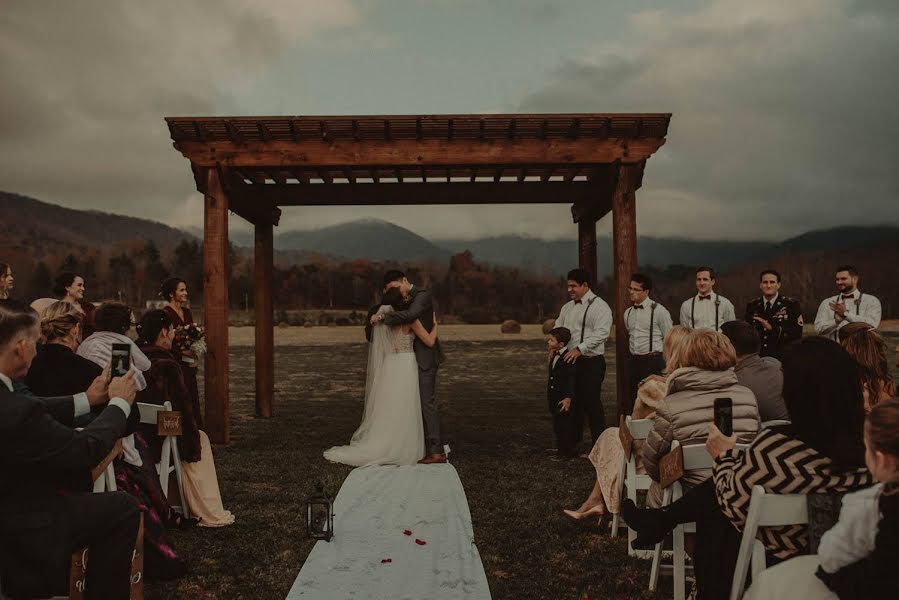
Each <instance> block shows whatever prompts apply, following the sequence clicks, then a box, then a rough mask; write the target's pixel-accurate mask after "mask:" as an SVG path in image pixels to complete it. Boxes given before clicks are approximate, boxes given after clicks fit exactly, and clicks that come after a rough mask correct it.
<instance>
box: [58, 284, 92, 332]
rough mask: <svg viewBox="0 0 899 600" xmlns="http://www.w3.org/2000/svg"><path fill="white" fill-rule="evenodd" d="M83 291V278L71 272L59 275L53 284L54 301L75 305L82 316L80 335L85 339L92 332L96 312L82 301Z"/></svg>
mask: <svg viewBox="0 0 899 600" xmlns="http://www.w3.org/2000/svg"><path fill="white" fill-rule="evenodd" d="M84 289H85V288H84V277H82V276H81V275H78V274H77V273H72V272H65V273H60V274H59V275H57V277H56V281H55V282H54V284H53V295H54V296H56V299H57V300H62V301H63V302H68V303H69V304H73V305H75V308H77V309H78V310H79V311H81V313H82V314H83V315H84V320H83V321H82V322H81V335H82V336H83V337H85V338H86V337H88V336H89V335H90V334H92V333H93V332H94V313H95V312H97V307H96V306H94V305H93V304H91V303H90V302H88V301H86V300H85V299H84Z"/></svg>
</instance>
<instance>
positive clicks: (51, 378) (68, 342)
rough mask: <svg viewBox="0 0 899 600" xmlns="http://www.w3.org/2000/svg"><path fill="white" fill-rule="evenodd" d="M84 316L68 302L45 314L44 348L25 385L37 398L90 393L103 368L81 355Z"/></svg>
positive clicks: (33, 362)
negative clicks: (79, 350) (78, 352)
mask: <svg viewBox="0 0 899 600" xmlns="http://www.w3.org/2000/svg"><path fill="white" fill-rule="evenodd" d="M83 319H84V314H83V313H82V312H81V311H79V310H78V309H76V308H75V307H74V306H73V305H72V304H69V303H68V302H62V301H60V302H54V303H53V304H51V305H50V306H49V307H47V308H46V309H45V310H44V312H43V314H42V315H41V322H40V327H41V337H42V339H43V341H44V343H43V345H42V346H41V347H40V348H39V349H38V352H37V356H35V357H34V360H33V361H32V362H31V368H30V369H29V370H28V375H27V376H26V377H25V385H27V386H28V389H29V390H31V392H32V393H33V394H34V395H35V396H70V395H72V394H77V393H78V392H83V391H84V390H86V389H87V388H88V387H89V386H90V384H91V382H93V380H94V379H96V378H97V377H99V376H100V373H102V372H103V365H98V364H95V363H93V362H91V361H89V360H87V359H86V358H83V357H81V356H78V355H77V354H76V353H75V351H76V350H78V346H79V344H80V343H81V322H82V321H83Z"/></svg>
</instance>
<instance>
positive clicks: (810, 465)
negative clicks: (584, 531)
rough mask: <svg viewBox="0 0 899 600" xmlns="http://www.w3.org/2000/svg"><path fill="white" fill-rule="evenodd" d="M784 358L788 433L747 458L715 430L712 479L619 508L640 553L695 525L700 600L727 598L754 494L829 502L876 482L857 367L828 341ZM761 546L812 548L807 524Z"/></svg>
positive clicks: (781, 554)
mask: <svg viewBox="0 0 899 600" xmlns="http://www.w3.org/2000/svg"><path fill="white" fill-rule="evenodd" d="M782 357H783V370H784V388H783V390H784V391H783V394H784V400H785V401H786V404H787V411H788V412H789V414H790V419H791V424H790V425H784V426H781V427H776V428H773V429H765V430H764V431H762V433H761V434H760V435H759V436H758V437H757V438H756V439H755V440H754V441H753V442H752V444H751V445H750V446H749V448H747V449H746V450H745V451H743V452H740V451H736V450H734V446H735V445H736V443H737V439H736V436H731V437H724V436H723V435H722V434H721V432H720V431H718V429H717V428H716V427H715V426H714V425H710V426H709V438H708V440H707V442H706V448H707V449H708V451H709V454H711V455H712V456H713V457H715V468H714V475H713V477H712V478H710V479H708V480H706V481H705V482H704V483H703V484H701V485H699V486H697V487H695V488H693V489H692V490H690V491H689V492H687V493H686V494H684V496H683V497H682V498H681V499H680V500H678V501H677V502H674V503H673V504H671V505H670V506H666V507H664V508H663V509H638V508H636V507H635V506H634V505H633V504H631V503H629V502H628V501H625V502H624V503H622V507H621V509H622V516H623V517H624V520H625V522H626V523H627V524H628V525H629V526H630V527H631V528H633V529H635V530H637V542H635V545H638V544H639V545H640V546H649V545H653V544H655V543H656V542H658V541H660V540H661V539H663V538H664V537H665V534H666V533H667V532H668V531H670V530H671V529H673V528H674V527H675V525H676V524H678V523H690V522H694V521H695V522H696V551H695V553H694V555H693V564H694V566H695V570H696V583H697V586H698V588H699V594H700V598H726V597H728V594H729V590H730V585H731V581H732V574H733V571H734V566H735V565H736V560H737V553H738V551H739V548H740V532H741V531H742V529H743V525H744V524H745V523H746V516H747V512H748V510H749V499H750V496H751V494H752V487H753V485H761V486H762V487H763V488H765V491H766V492H767V493H769V494H822V493H829V492H835V493H845V492H850V491H854V490H858V489H861V488H864V487H867V486H869V485H871V483H872V478H871V474H870V473H869V472H868V471H867V469H865V456H864V455H865V450H864V442H863V429H864V418H865V416H864V407H863V400H862V390H861V384H860V383H859V381H858V378H857V377H856V368H855V364H854V363H853V361H852V358H851V357H850V356H849V354H848V353H847V352H846V351H845V350H843V349H842V348H840V346H839V345H838V344H837V343H836V342H833V341H831V340H828V339H825V338H821V337H807V338H803V339H802V340H799V341H797V342H794V343H793V344H791V345H790V346H788V347H787V348H786V349H785V350H784V353H783V355H782ZM759 539H760V540H761V542H762V543H763V544H764V545H765V548H766V550H767V551H768V552H769V553H770V554H771V555H773V558H774V559H777V560H783V559H786V558H789V557H791V556H795V555H797V554H800V553H802V552H804V551H805V550H806V549H807V547H808V543H809V541H808V531H807V529H806V527H805V526H800V525H796V526H786V527H766V528H762V529H761V530H760V531H759Z"/></svg>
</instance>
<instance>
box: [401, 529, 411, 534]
mask: <svg viewBox="0 0 899 600" xmlns="http://www.w3.org/2000/svg"><path fill="white" fill-rule="evenodd" d="M403 533H404V534H406V535H412V531H411V530H409V529H407V530H405V531H404V532H403Z"/></svg>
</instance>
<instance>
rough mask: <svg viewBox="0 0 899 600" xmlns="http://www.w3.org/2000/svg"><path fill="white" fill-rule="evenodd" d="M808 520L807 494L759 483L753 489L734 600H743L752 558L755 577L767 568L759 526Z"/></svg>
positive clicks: (796, 523)
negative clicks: (776, 490) (771, 490)
mask: <svg viewBox="0 0 899 600" xmlns="http://www.w3.org/2000/svg"><path fill="white" fill-rule="evenodd" d="M807 523H808V505H807V503H806V497H805V494H768V493H767V492H765V489H764V488H763V487H762V486H760V485H757V486H754V487H753V488H752V496H751V497H750V500H749V514H748V515H747V516H746V525H745V527H744V528H743V538H742V539H741V540H740V552H739V554H737V565H736V568H735V569H734V579H733V583H732V584H731V588H730V598H731V600H741V598H742V597H743V588H745V587H746V576H747V574H748V573H749V566H750V560H751V562H752V575H753V579H756V578H757V576H758V575H759V573H761V572H762V571H764V570H765V568H766V560H765V547H764V546H763V545H762V543H761V542H760V541H759V540H758V539H757V538H756V536H757V535H758V530H759V527H783V526H785V525H805V524H807Z"/></svg>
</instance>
